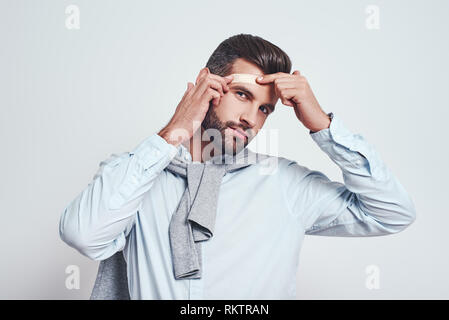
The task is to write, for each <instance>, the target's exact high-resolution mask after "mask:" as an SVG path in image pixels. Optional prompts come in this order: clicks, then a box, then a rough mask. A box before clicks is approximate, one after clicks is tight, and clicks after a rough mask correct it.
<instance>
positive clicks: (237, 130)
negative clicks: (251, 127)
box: [229, 127, 248, 141]
mask: <svg viewBox="0 0 449 320" xmlns="http://www.w3.org/2000/svg"><path fill="white" fill-rule="evenodd" d="M229 128H231V129H232V131H233V133H234V134H235V135H236V136H237V137H239V138H240V139H242V140H245V141H246V140H247V139H248V136H247V135H246V133H245V131H243V130H242V129H240V128H234V127H229Z"/></svg>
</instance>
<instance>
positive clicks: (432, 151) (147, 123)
mask: <svg viewBox="0 0 449 320" xmlns="http://www.w3.org/2000/svg"><path fill="white" fill-rule="evenodd" d="M69 5H76V6H77V8H78V9H79V12H80V15H79V18H80V20H79V21H80V28H79V29H70V28H67V27H66V19H67V16H68V15H67V14H66V13H65V10H66V8H67V6H69ZM370 5H372V6H374V10H378V18H379V19H378V27H379V28H378V29H372V27H373V23H374V26H375V25H376V19H375V15H376V14H375V13H374V16H373V13H372V12H373V11H369V10H368V12H367V11H366V10H367V8H372V7H369V6H370ZM374 12H375V11H374ZM448 12H449V2H448V1H444V0H441V1H438V0H433V1H424V0H422V1H397V0H396V1H379V0H371V1H365V0H346V1H332V0H329V1H317V0H315V1H298V0H294V1H281V0H278V1H275V2H273V1H261V0H257V1H196V0H195V1H193V0H192V1H158V2H156V1H151V2H150V1H125V0H123V1H112V0H108V1H99V0H98V1H87V0H72V1H56V0H54V1H43V0H41V1H32V0H29V1H24V0H15V1H12V0H10V1H7V0H2V1H0V24H1V27H0V40H1V41H0V46H1V48H0V92H1V93H0V146H1V157H0V170H1V172H0V175H1V182H0V203H1V209H2V210H1V221H2V222H1V227H2V228H1V232H0V246H1V254H2V255H1V262H2V263H1V264H0V298H1V299H17V298H18V299H47V298H50V299H86V298H88V297H89V294H90V291H91V288H92V285H93V282H94V279H95V275H96V272H97V267H98V262H95V261H91V260H89V259H88V258H86V257H83V256H82V255H80V254H79V253H78V252H76V251H75V250H74V249H72V248H70V247H68V246H67V245H66V244H65V243H63V242H62V241H61V240H60V238H59V234H58V223H59V217H60V214H61V212H62V210H63V209H64V207H65V206H66V205H67V204H68V203H69V202H70V201H71V200H72V199H73V198H74V197H76V196H77V195H78V194H79V193H80V192H81V191H82V190H83V189H84V188H85V187H87V184H88V183H89V182H90V181H91V179H92V178H93V175H94V173H95V172H96V171H97V169H98V165H99V163H100V161H102V160H103V159H106V158H107V157H109V155H110V154H111V153H118V152H124V151H129V150H131V149H132V148H134V147H135V146H136V145H137V144H138V143H139V142H141V141H142V140H143V139H144V138H145V137H147V136H149V135H151V134H153V133H154V132H156V130H159V129H160V128H162V127H163V126H164V125H165V124H166V122H167V121H168V120H169V119H170V116H171V115H172V113H173V111H174V109H175V107H176V105H177V104H178V102H179V100H180V98H181V97H182V95H183V93H184V91H185V88H186V84H187V82H188V81H192V82H194V80H195V77H196V75H197V74H198V72H199V70H200V69H201V68H202V67H204V66H205V64H206V61H207V59H208V58H209V56H210V54H211V53H212V51H213V50H214V49H215V48H216V47H217V46H218V44H219V43H220V42H221V41H223V40H224V39H226V38H228V37H230V36H232V35H234V34H238V33H250V34H253V35H258V36H261V37H263V38H265V39H267V40H269V41H271V42H273V43H274V44H276V45H278V46H279V47H281V48H282V49H283V50H284V51H286V52H287V54H288V55H289V56H290V58H291V59H292V62H293V70H294V69H298V70H300V72H301V73H302V74H303V75H305V76H306V77H307V78H308V80H309V82H310V84H311V86H312V89H313V90H314V93H315V95H316V97H317V99H318V101H319V102H320V104H321V106H322V107H323V109H324V110H325V111H326V112H334V114H338V115H339V116H340V118H341V119H342V120H343V121H344V123H345V124H346V126H347V127H348V128H350V129H351V130H352V131H353V132H355V133H360V134H362V135H363V136H364V137H365V138H366V139H367V140H368V141H369V142H370V143H371V144H373V145H374V146H375V148H376V150H377V151H378V152H379V154H380V155H381V157H382V159H384V161H385V162H386V163H387V165H388V166H389V167H390V168H391V170H392V171H393V173H394V174H395V175H396V176H397V177H398V178H399V180H400V182H401V183H402V184H403V185H404V187H405V188H406V190H407V191H408V192H409V194H410V195H411V197H412V199H413V201H414V203H415V205H416V209H417V220H416V221H415V223H414V224H413V225H412V226H411V227H409V228H408V229H406V230H405V231H403V232H400V233H398V234H395V235H389V236H384V237H370V238H334V237H319V236H307V237H306V239H305V243H304V246H303V248H302V252H301V257H300V266H299V270H298V279H297V292H298V296H297V297H298V299H315V298H319V299H330V298H333V299H349V298H355V299H416V298H421V299H430V298H433V299H442V298H445V299H448V298H449V276H448V274H447V270H449V255H448V254H447V248H446V244H447V243H449V233H448V232H447V225H448V224H449V216H448V214H449V212H448V209H447V205H446V202H445V200H447V196H448V187H447V181H448V172H447V170H446V167H447V164H448V163H449V159H448V143H447V138H448V133H447V129H446V128H445V127H446V123H447V121H448V120H447V119H449V111H448V107H449V94H448V88H449V86H448V85H449V77H448V75H449V72H448V71H449V63H448V57H449V45H448V41H447V39H448V34H447V30H449V19H448V17H447V14H448ZM373 17H374V18H373ZM373 21H374V22H373ZM264 128H267V129H270V128H278V129H279V130H280V131H279V135H280V146H279V154H280V155H281V156H284V157H287V158H290V159H295V160H297V161H298V162H299V163H300V164H302V165H305V166H307V167H309V168H313V169H317V170H320V171H322V172H324V173H326V174H327V175H328V176H329V177H330V178H331V179H333V180H337V181H341V182H342V177H341V172H340V170H339V168H338V167H337V166H336V165H335V164H334V163H333V162H332V161H331V160H330V159H329V158H328V157H327V155H325V154H324V153H323V152H322V151H321V150H320V149H319V148H318V146H317V145H315V144H314V142H313V140H312V139H311V138H310V137H309V135H308V130H307V129H305V128H304V127H303V126H302V124H301V123H300V122H299V121H298V120H297V119H296V117H295V115H294V113H293V111H292V110H291V109H290V108H288V107H284V106H283V105H282V104H281V103H280V102H279V103H278V105H277V108H276V112H275V114H273V115H272V116H271V117H270V119H269V120H268V121H267V123H266V124H265V127H264ZM71 265H74V266H77V267H79V270H80V288H79V289H76V288H75V289H68V288H67V287H66V278H67V277H68V274H66V268H67V266H71ZM370 265H374V266H376V267H377V268H378V270H379V271H380V273H379V284H380V286H379V288H378V289H369V288H368V287H367V286H366V280H367V278H368V277H369V274H367V273H366V268H367V266H370Z"/></svg>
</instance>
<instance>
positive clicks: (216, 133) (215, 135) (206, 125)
mask: <svg viewBox="0 0 449 320" xmlns="http://www.w3.org/2000/svg"><path fill="white" fill-rule="evenodd" d="M201 126H202V127H203V129H205V130H206V134H208V135H209V138H210V140H211V142H212V143H213V144H214V150H215V151H218V153H220V154H230V155H233V156H235V155H236V154H237V153H238V152H240V151H241V150H243V149H244V148H245V147H246V146H247V145H248V143H249V142H250V136H249V134H248V138H247V139H245V140H243V141H242V139H240V138H237V137H236V136H234V135H230V134H226V132H225V130H226V129H227V128H229V127H231V126H232V127H235V128H241V129H242V130H244V131H245V132H247V127H243V126H242V125H240V124H237V123H235V122H233V121H226V122H222V121H221V120H220V119H219V118H218V115H217V113H216V112H215V110H214V108H213V106H212V103H211V105H210V106H209V110H208V111H207V113H206V115H205V117H204V120H203V122H202V123H201ZM210 132H212V134H210ZM215 153H216V152H214V155H216V154H215Z"/></svg>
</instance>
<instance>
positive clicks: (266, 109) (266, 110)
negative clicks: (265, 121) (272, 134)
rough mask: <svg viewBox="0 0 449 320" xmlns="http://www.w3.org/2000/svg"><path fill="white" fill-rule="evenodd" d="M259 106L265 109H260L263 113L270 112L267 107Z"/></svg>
mask: <svg viewBox="0 0 449 320" xmlns="http://www.w3.org/2000/svg"><path fill="white" fill-rule="evenodd" d="M260 108H263V109H265V111H262V112H263V113H265V114H269V113H270V112H269V111H268V108H267V107H265V106H260Z"/></svg>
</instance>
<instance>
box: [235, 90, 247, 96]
mask: <svg viewBox="0 0 449 320" xmlns="http://www.w3.org/2000/svg"><path fill="white" fill-rule="evenodd" d="M236 93H237V94H240V93H241V94H243V95H244V96H245V97H247V96H246V94H245V93H244V92H242V91H236Z"/></svg>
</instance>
